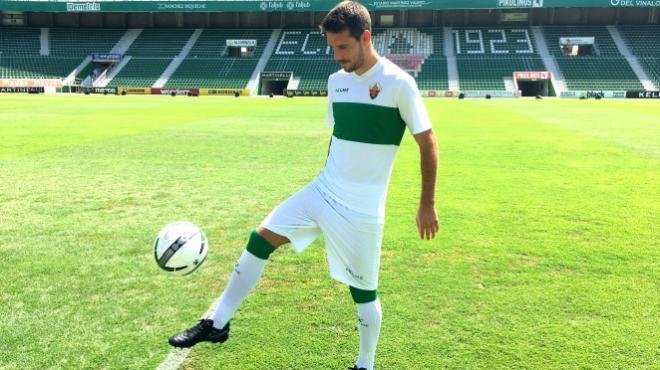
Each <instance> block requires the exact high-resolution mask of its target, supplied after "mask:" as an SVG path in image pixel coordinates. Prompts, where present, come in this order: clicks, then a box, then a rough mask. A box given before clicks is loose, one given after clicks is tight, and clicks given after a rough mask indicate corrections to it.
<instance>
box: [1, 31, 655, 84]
mask: <svg viewBox="0 0 660 370" xmlns="http://www.w3.org/2000/svg"><path fill="white" fill-rule="evenodd" d="M618 29H619V30H620V33H621V35H622V37H623V39H624V41H625V43H626V45H627V46H628V47H629V49H630V51H631V52H632V53H633V54H634V55H635V56H636V57H637V59H638V60H639V62H640V64H641V65H642V67H643V68H644V69H645V70H646V72H647V73H648V75H649V76H650V77H651V79H652V80H653V82H654V83H655V84H656V86H660V43H658V42H657V40H658V36H657V35H659V34H660V26H657V25H655V26H648V25H644V26H618ZM542 30H543V34H544V38H545V41H546V44H547V45H548V49H549V52H550V54H551V55H552V57H553V58H554V59H555V60H556V62H557V65H558V66H559V68H560V70H561V74H563V77H564V79H565V81H566V84H567V87H568V88H569V89H570V90H641V89H643V86H642V84H641V82H640V81H639V79H638V77H637V76H636V74H635V72H634V71H633V70H632V68H631V67H630V65H629V63H628V61H627V60H626V59H625V58H624V57H623V56H622V55H621V54H620V52H619V50H618V49H617V47H616V44H615V42H614V40H613V39H612V37H611V35H610V33H609V32H608V30H607V29H606V28H605V27H603V26H545V27H543V28H542ZM451 31H452V35H453V38H452V41H453V42H452V44H453V45H451V46H452V47H453V48H454V51H455V54H456V61H457V67H458V75H459V84H460V88H461V90H510V89H511V86H510V85H508V84H507V80H510V79H511V78H512V75H513V72H515V71H543V70H545V66H544V63H543V61H542V59H541V57H540V55H539V54H538V52H537V51H536V50H535V49H536V47H535V45H536V43H535V42H534V41H535V40H534V35H533V33H532V32H531V31H530V30H529V29H528V28H526V27H519V28H516V27H491V28H483V27H457V28H453V29H452V30H451ZM125 32H126V30H125V29H103V28H98V29H86V28H51V29H49V30H48V34H49V37H48V40H49V44H48V48H47V49H48V51H49V52H48V54H49V55H41V51H42V45H41V29H40V28H34V27H0V77H2V78H64V77H66V76H68V75H69V74H70V73H71V72H72V71H73V70H74V69H75V68H76V67H78V66H79V65H80V63H81V62H82V61H83V60H84V58H85V57H87V56H88V55H90V54H91V53H95V52H98V53H104V52H109V51H110V50H111V49H112V48H113V46H115V45H116V43H117V41H118V40H119V39H121V37H122V35H123V34H124V33H125ZM193 32H194V29H192V28H177V29H173V28H158V29H144V30H143V31H142V33H141V34H140V36H139V37H138V38H137V39H136V40H135V41H134V42H133V44H132V45H131V46H130V47H129V48H128V50H127V51H126V53H125V55H126V56H130V57H131V60H130V61H129V62H128V63H127V64H126V65H125V66H124V67H123V68H122V69H121V70H120V71H119V73H118V74H117V76H115V77H114V78H113V79H112V80H111V81H110V83H109V84H108V86H110V87H114V86H137V87H147V86H152V85H153V84H154V83H155V82H156V80H158V78H159V77H161V75H162V74H163V72H164V71H165V69H166V68H167V67H168V66H169V65H170V63H171V62H172V60H173V58H175V57H176V56H178V55H179V53H180V52H181V50H182V48H183V47H184V45H186V43H187V42H188V40H190V37H191V35H192V34H193ZM272 32H273V31H272V30H270V29H204V30H203V31H202V33H201V35H200V37H199V38H198V39H197V41H196V42H195V44H194V45H192V48H191V49H190V52H189V53H188V54H187V56H186V58H185V59H184V60H183V61H182V63H181V64H180V65H179V66H178V68H177V69H176V70H175V71H174V73H173V74H172V76H171V77H170V78H169V80H168V81H167V82H166V84H165V87H168V88H175V87H208V88H232V89H236V88H244V87H245V86H246V85H247V83H248V81H249V79H250V77H251V75H252V74H253V72H254V70H255V67H256V66H257V63H258V61H259V59H260V58H261V57H262V56H263V52H264V47H265V45H266V44H267V43H268V40H269V38H270V36H271V34H272ZM560 37H594V38H595V45H594V48H593V54H592V55H585V56H565V55H563V53H562V52H561V49H560V45H559V38H560ZM229 39H255V40H257V46H256V48H255V50H254V52H253V53H252V54H251V55H249V56H247V57H245V56H244V57H241V58H239V57H237V56H232V55H230V54H229V53H228V52H227V47H226V42H227V40H229ZM373 40H374V45H375V47H376V49H377V50H378V52H379V53H380V54H381V55H384V56H386V57H388V58H390V59H391V60H392V61H393V62H395V63H397V64H399V65H400V66H402V68H404V69H406V70H408V71H409V72H410V73H411V74H413V75H414V76H415V77H416V79H417V83H418V86H419V88H420V90H446V89H448V81H447V80H448V76H447V75H448V73H447V57H446V56H445V55H444V50H445V48H444V46H445V45H443V44H444V37H443V29H442V28H388V29H385V28H376V29H374V34H373ZM448 46H449V45H448ZM93 69H94V65H93V63H90V64H88V65H86V66H85V67H84V68H83V69H82V70H81V71H78V73H77V75H76V79H75V81H76V83H80V82H81V81H82V80H83V79H84V78H85V77H86V76H88V75H89V74H90V73H91V71H92V70H93ZM338 69H339V66H338V65H337V63H336V62H335V61H334V60H333V54H332V50H331V49H330V48H329V47H328V46H327V43H326V38H325V36H324V35H323V34H322V33H321V32H320V31H319V30H318V29H314V28H306V29H284V30H282V32H281V34H280V36H279V39H278V40H277V43H276V47H275V49H274V51H273V53H272V55H270V58H269V59H268V62H267V63H266V66H265V68H264V71H265V72H292V73H293V78H294V83H293V84H292V86H293V87H297V89H300V90H323V89H326V84H327V77H328V76H329V75H330V74H332V73H334V72H336V71H337V70H338Z"/></svg>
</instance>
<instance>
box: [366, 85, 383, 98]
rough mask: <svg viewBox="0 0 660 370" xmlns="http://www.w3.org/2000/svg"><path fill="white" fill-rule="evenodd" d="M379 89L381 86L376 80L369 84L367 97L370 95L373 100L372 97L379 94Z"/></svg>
mask: <svg viewBox="0 0 660 370" xmlns="http://www.w3.org/2000/svg"><path fill="white" fill-rule="evenodd" d="M380 90H381V87H380V84H379V83H378V82H376V83H375V84H373V85H371V86H370V87H369V97H370V98H371V99H372V100H373V99H376V97H377V96H378V94H380Z"/></svg>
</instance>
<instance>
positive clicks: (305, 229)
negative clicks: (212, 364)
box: [169, 188, 320, 347]
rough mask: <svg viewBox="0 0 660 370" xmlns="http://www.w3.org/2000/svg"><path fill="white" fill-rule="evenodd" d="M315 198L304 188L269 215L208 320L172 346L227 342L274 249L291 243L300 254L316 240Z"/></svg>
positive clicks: (176, 337)
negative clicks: (312, 206) (231, 325)
mask: <svg viewBox="0 0 660 370" xmlns="http://www.w3.org/2000/svg"><path fill="white" fill-rule="evenodd" d="M314 196H315V193H313V192H310V191H309V189H308V188H303V189H302V190H301V191H299V192H298V193H296V194H294V195H293V196H291V197H290V198H289V199H287V200H286V201H284V202H283V203H282V204H280V205H279V206H278V207H277V208H275V209H274V210H273V211H272V212H271V213H270V214H269V215H268V217H267V218H266V219H265V220H264V222H263V223H262V224H261V226H259V228H258V229H257V230H255V231H253V232H252V234H251V235H250V239H249V241H248V244H247V246H246V248H245V250H244V251H243V253H242V254H241V256H240V258H239V259H238V262H236V265H235V267H234V271H233V272H232V274H231V277H230V278H229V283H228V284H227V287H226V289H225V291H224V292H223V293H222V295H221V296H220V300H219V303H218V307H217V308H216V310H215V312H214V313H213V315H212V316H211V318H205V319H202V320H199V322H198V323H197V324H196V325H194V326H193V327H191V328H189V329H187V330H184V331H182V332H180V333H178V334H176V335H174V336H172V337H171V338H170V340H169V342H170V344H171V345H172V346H175V347H192V346H194V345H195V344H197V343H199V342H203V341H208V342H213V343H218V342H220V343H222V342H225V341H226V340H227V339H228V338H229V321H230V320H231V318H232V317H233V315H234V313H235V312H236V310H237V309H238V307H239V306H240V304H241V302H243V300H244V299H245V298H246V297H247V296H248V294H249V293H250V292H251V291H252V289H253V288H254V287H255V286H256V285H257V282H258V281H259V278H260V276H261V273H262V272H263V270H264V267H265V266H266V262H267V260H268V258H269V257H270V255H271V254H272V253H273V252H274V251H275V250H276V249H277V247H279V246H281V245H283V244H286V243H289V242H291V243H293V245H294V247H295V248H296V249H297V250H298V251H300V250H302V249H304V248H305V247H306V246H307V245H309V244H310V243H312V242H313V241H314V240H315V239H316V238H317V237H318V235H319V233H320V229H319V227H318V225H317V224H316V222H315V221H314V218H315V215H314V212H313V211H314V209H310V207H309V205H310V204H314V203H316V202H317V199H314V198H313V197H314ZM310 211H312V212H310Z"/></svg>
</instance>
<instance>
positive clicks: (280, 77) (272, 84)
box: [259, 72, 293, 95]
mask: <svg viewBox="0 0 660 370" xmlns="http://www.w3.org/2000/svg"><path fill="white" fill-rule="evenodd" d="M292 76H293V72H261V75H260V78H259V95H270V94H273V95H284V92H285V90H286V89H287V87H288V86H289V82H290V81H291V77H292Z"/></svg>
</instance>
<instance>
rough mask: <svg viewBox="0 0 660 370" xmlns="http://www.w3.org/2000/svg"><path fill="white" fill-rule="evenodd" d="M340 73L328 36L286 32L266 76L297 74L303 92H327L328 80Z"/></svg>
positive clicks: (314, 31) (295, 31)
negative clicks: (333, 74)
mask: <svg viewBox="0 0 660 370" xmlns="http://www.w3.org/2000/svg"><path fill="white" fill-rule="evenodd" d="M338 69H339V67H338V65H337V62H335V61H334V59H333V57H332V50H331V49H330V48H329V47H328V45H327V42H326V38H325V36H324V35H323V34H322V33H321V32H320V31H319V30H318V29H285V30H283V31H282V34H281V35H280V39H279V40H278V41H277V47H276V48H275V50H274V51H273V54H272V55H271V57H270V59H269V60H268V64H266V68H265V69H264V71H265V72H293V76H294V79H299V80H300V83H299V85H298V89H299V90H322V89H326V88H327V84H328V76H329V75H331V74H332V73H334V72H336V71H337V70H338Z"/></svg>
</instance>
